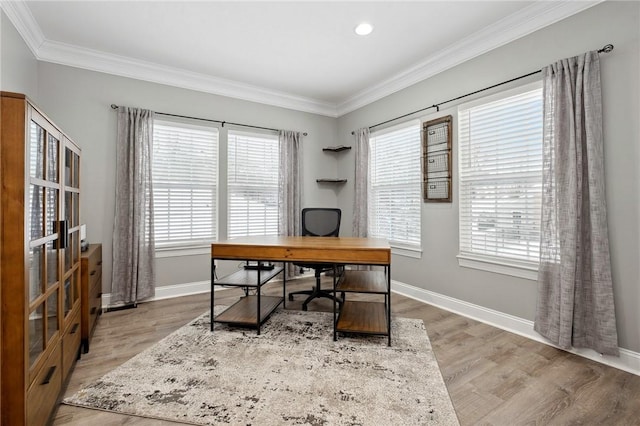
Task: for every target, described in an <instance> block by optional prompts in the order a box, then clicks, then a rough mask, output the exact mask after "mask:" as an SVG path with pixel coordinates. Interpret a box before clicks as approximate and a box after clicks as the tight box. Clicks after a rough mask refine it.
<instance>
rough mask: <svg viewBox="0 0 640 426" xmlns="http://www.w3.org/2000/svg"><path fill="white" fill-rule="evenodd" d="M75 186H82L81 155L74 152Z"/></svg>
mask: <svg viewBox="0 0 640 426" xmlns="http://www.w3.org/2000/svg"><path fill="white" fill-rule="evenodd" d="M72 183H73V187H74V188H80V156H79V155H78V154H76V153H75V152H74V153H73V182H72Z"/></svg>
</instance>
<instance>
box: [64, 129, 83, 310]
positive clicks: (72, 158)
mask: <svg viewBox="0 0 640 426" xmlns="http://www.w3.org/2000/svg"><path fill="white" fill-rule="evenodd" d="M63 187H64V206H63V209H64V214H63V218H64V222H65V224H66V225H67V230H66V233H67V244H66V247H65V249H64V259H63V276H64V291H63V296H62V297H63V303H62V306H63V310H64V317H65V321H66V320H67V319H68V318H69V316H70V315H71V313H72V311H73V309H74V307H76V306H78V309H79V305H80V153H79V149H78V148H77V147H76V146H75V145H74V144H73V143H71V142H70V141H69V140H67V139H66V138H65V139H64V172H63Z"/></svg>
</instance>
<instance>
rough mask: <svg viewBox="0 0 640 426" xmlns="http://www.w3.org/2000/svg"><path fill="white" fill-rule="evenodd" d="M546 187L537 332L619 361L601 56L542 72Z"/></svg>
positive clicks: (588, 56) (575, 59)
mask: <svg viewBox="0 0 640 426" xmlns="http://www.w3.org/2000/svg"><path fill="white" fill-rule="evenodd" d="M542 74H543V85H544V88H543V90H544V130H543V187H542V197H543V199H542V222H541V245H540V266H539V271H538V300H537V307H536V317H535V325H534V328H535V330H536V331H537V332H538V333H540V334H541V335H543V336H544V337H546V338H547V339H549V340H550V341H551V342H553V343H554V344H556V345H557V346H559V347H561V348H565V349H568V348H571V347H576V348H591V349H594V350H596V351H597V352H599V353H601V354H605V355H618V337H617V330H616V317H615V307H614V300H613V284H612V279H611V264H610V256H609V238H608V229H607V210H606V202H605V188H604V160H603V145H604V143H603V133H602V99H601V97H602V94H601V85H600V59H599V56H598V52H595V51H594V52H589V53H586V54H584V55H581V56H577V57H573V58H568V59H563V60H561V61H558V62H556V63H554V64H551V65H549V66H547V67H545V68H543V70H542Z"/></svg>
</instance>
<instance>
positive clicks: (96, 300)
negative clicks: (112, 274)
mask: <svg viewBox="0 0 640 426" xmlns="http://www.w3.org/2000/svg"><path fill="white" fill-rule="evenodd" d="M89 297H90V299H89V333H92V332H93V328H94V327H95V325H96V321H97V320H98V315H100V314H101V313H102V281H101V280H99V281H98V282H97V283H96V285H95V286H94V287H93V289H92V291H91V292H90V293H89Z"/></svg>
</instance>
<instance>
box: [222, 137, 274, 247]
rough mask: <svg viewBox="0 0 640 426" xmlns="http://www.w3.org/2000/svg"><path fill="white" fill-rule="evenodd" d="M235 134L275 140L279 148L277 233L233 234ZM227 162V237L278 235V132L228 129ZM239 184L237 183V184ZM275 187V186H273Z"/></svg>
mask: <svg viewBox="0 0 640 426" xmlns="http://www.w3.org/2000/svg"><path fill="white" fill-rule="evenodd" d="M233 134H236V135H239V136H245V137H248V138H256V139H259V138H264V139H267V140H270V141H271V142H273V143H274V144H275V146H276V149H277V155H276V159H275V168H276V173H275V176H276V177H275V182H276V186H275V196H276V208H275V210H276V211H275V227H276V229H275V233H273V234H271V233H269V234H256V233H251V234H242V235H240V234H233V235H232V226H231V225H232V224H231V222H232V220H233V216H232V206H231V196H232V188H233V187H234V185H233V184H232V183H231V182H230V176H231V173H232V170H231V168H232V167H231V166H232V164H231V137H232V135H233ZM226 160H227V164H226V179H225V185H226V192H227V205H226V211H227V218H226V223H227V238H238V237H246V236H262V235H269V236H277V235H278V234H279V229H278V228H279V221H280V220H279V210H278V205H279V203H280V140H279V137H278V134H276V133H273V132H267V131H256V130H250V131H248V130H240V129H235V128H231V129H229V130H228V131H227V157H226ZM262 166H264V164H262ZM236 186H237V185H236ZM272 189H273V188H272ZM266 222H267V220H265V224H266Z"/></svg>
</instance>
